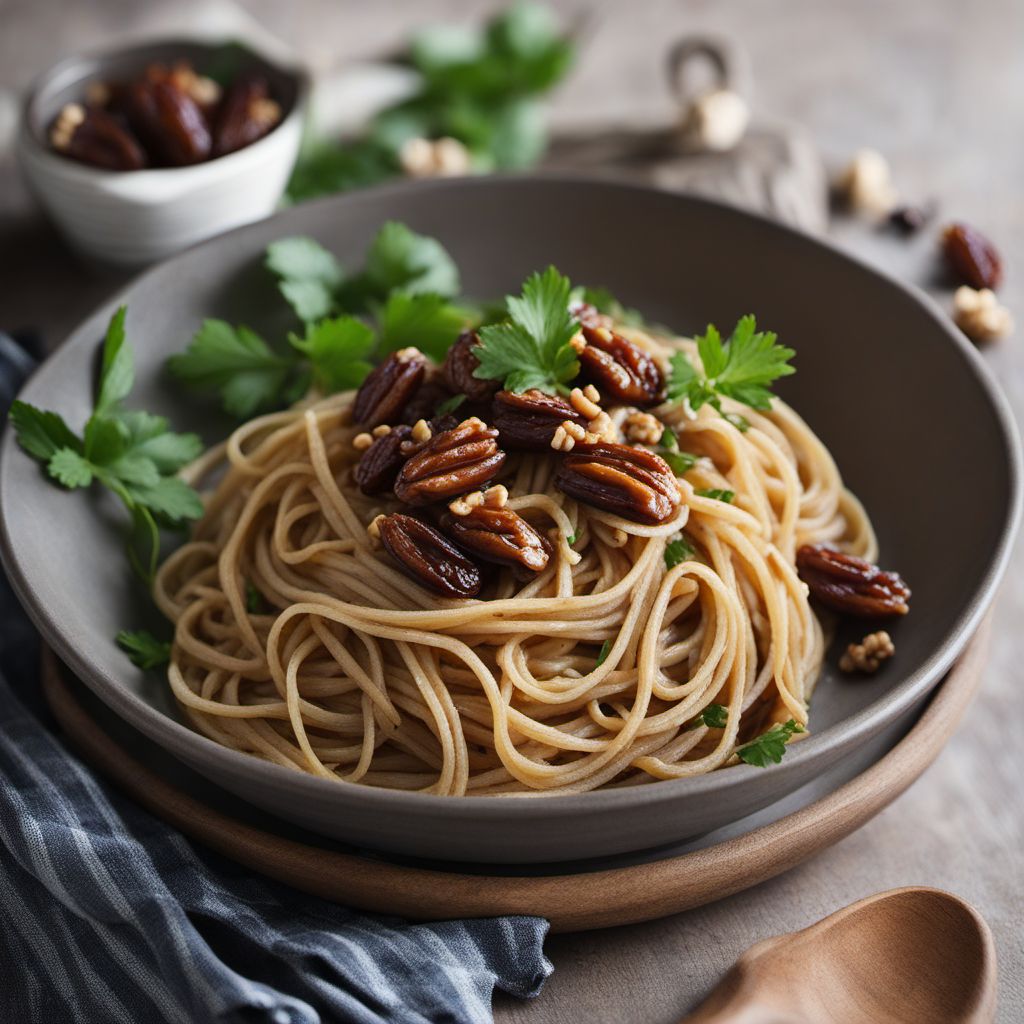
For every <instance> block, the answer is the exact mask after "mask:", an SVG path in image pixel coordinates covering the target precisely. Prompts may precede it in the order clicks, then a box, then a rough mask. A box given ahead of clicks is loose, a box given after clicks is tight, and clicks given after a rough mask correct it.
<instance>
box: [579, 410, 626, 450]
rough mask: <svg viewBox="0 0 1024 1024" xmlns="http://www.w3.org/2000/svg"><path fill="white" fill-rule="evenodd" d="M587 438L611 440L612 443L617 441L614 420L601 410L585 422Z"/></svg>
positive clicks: (593, 440) (617, 431) (617, 434)
mask: <svg viewBox="0 0 1024 1024" xmlns="http://www.w3.org/2000/svg"><path fill="white" fill-rule="evenodd" d="M587 440H588V441H591V442H592V443H593V442H596V441H611V442H612V443H618V440H619V430H618V428H617V427H616V426H615V421H614V420H613V419H612V418H611V416H609V415H608V413H606V412H604V411H603V410H602V411H600V412H598V414H597V415H596V416H595V417H594V418H593V419H592V420H591V421H590V422H589V423H588V424H587Z"/></svg>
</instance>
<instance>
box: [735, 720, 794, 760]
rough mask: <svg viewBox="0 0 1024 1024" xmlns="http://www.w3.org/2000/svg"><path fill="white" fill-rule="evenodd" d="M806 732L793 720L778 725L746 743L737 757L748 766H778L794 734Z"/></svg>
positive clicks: (738, 751)
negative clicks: (771, 764)
mask: <svg viewBox="0 0 1024 1024" xmlns="http://www.w3.org/2000/svg"><path fill="white" fill-rule="evenodd" d="M804 731H805V730H804V727H803V726H802V725H800V723H799V722H796V721H795V720H794V719H792V718H791V719H790V720H789V721H788V722H785V723H783V724H779V723H776V724H775V725H773V726H772V727H771V728H770V729H769V730H768V731H767V732H763V733H761V735H760V736H758V737H756V738H755V739H752V740H751V741H750V742H749V743H745V744H744V745H743V746H742V747H740V748H739V749H738V750H737V751H736V755H737V756H738V757H739V759H740V760H741V761H743V762H745V763H746V764H752V765H754V766H756V767H757V768H767V767H768V765H769V763H774V764H778V763H779V762H780V761H781V760H782V758H783V756H784V755H785V753H786V743H787V741H788V740H789V738H790V737H791V736H792V735H793V734H794V733H798V732H804Z"/></svg>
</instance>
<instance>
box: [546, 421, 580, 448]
mask: <svg viewBox="0 0 1024 1024" xmlns="http://www.w3.org/2000/svg"><path fill="white" fill-rule="evenodd" d="M567 425H569V426H571V427H575V426H576V425H577V424H575V423H571V422H570V421H569V420H566V421H565V423H563V424H561V426H559V427H558V429H557V430H555V433H554V436H553V437H552V438H551V447H552V448H554V450H555V451H556V452H571V451H572V450H573V448H574V447H575V446H576V439H575V438H574V437H573V436H572V434H571V433H570V432H569V431H568V430H566V429H565V428H566V426H567ZM584 436H585V432H584Z"/></svg>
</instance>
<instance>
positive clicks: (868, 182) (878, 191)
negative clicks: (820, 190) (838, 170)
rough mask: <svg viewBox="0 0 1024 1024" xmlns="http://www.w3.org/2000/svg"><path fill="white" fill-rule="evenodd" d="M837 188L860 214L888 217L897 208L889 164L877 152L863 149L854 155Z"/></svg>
mask: <svg viewBox="0 0 1024 1024" xmlns="http://www.w3.org/2000/svg"><path fill="white" fill-rule="evenodd" d="M837 184H838V187H839V190H840V191H841V192H842V193H843V195H844V196H845V197H846V199H847V202H849V204H850V207H851V208H852V209H854V210H856V211H857V212H859V213H866V214H869V215H875V216H886V215H888V213H889V212H890V211H891V210H892V208H893V206H895V205H896V189H895V188H894V187H893V184H892V180H891V178H890V174H889V162H888V161H887V160H886V159H885V157H884V156H882V154H881V153H879V152H878V151H877V150H874V149H862V150H860V151H859V152H857V153H856V154H854V157H853V160H852V161H851V162H850V164H849V166H848V167H847V168H846V170H845V171H844V172H843V174H842V175H841V177H840V178H839V181H838V183H837Z"/></svg>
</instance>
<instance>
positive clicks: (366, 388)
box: [352, 348, 427, 427]
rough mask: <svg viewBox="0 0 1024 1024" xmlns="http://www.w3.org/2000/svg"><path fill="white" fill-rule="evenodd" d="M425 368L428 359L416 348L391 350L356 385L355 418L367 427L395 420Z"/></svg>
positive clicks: (353, 412) (418, 384)
mask: <svg viewBox="0 0 1024 1024" xmlns="http://www.w3.org/2000/svg"><path fill="white" fill-rule="evenodd" d="M426 371H427V360H426V358H425V357H424V356H423V354H422V353H421V352H420V351H419V349H415V348H404V349H402V350H401V351H400V352H392V353H391V355H389V356H388V357H387V359H385V360H384V362H383V363H381V364H380V366H378V367H377V368H376V369H375V370H373V371H372V372H371V373H370V375H369V376H368V377H367V378H366V380H364V381H363V383H362V386H361V387H360V388H359V391H358V393H357V394H356V401H355V405H354V406H353V408H352V415H353V416H354V417H355V421H356V422H357V423H360V424H362V425H363V426H367V427H376V426H379V425H380V424H381V423H397V422H398V421H399V420H400V419H401V418H402V414H403V412H404V411H405V407H406V406H407V405H408V404H409V402H411V401H412V398H413V396H414V395H415V394H416V392H417V391H418V390H419V388H420V385H421V384H422V383H423V377H424V374H425V373H426Z"/></svg>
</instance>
